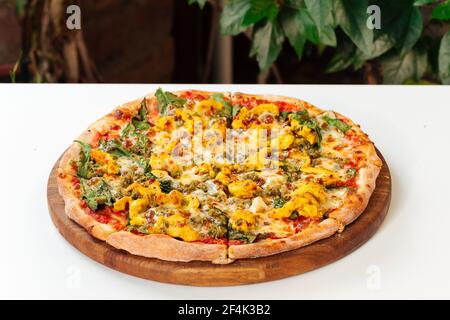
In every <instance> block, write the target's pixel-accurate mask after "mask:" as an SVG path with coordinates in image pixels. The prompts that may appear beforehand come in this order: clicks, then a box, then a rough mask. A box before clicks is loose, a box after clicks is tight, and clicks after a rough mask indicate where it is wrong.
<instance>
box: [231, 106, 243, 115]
mask: <svg viewBox="0 0 450 320" xmlns="http://www.w3.org/2000/svg"><path fill="white" fill-rule="evenodd" d="M241 109H242V106H241V105H239V104H235V105H234V106H233V111H232V113H231V116H232V117H233V118H234V117H236V116H237V114H238V113H239V111H241Z"/></svg>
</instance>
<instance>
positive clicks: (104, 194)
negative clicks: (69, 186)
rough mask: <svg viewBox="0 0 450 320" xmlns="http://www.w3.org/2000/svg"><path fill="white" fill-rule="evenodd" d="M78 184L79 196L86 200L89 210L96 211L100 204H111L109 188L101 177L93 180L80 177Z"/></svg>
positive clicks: (111, 198)
mask: <svg viewBox="0 0 450 320" xmlns="http://www.w3.org/2000/svg"><path fill="white" fill-rule="evenodd" d="M80 186H81V198H82V199H83V200H85V201H86V203H87V205H88V207H89V208H90V209H91V210H93V211H96V210H97V209H98V207H99V206H100V205H108V206H111V205H112V204H113V197H112V194H111V190H110V188H109V186H108V184H107V183H106V182H105V181H104V180H103V179H99V180H97V181H95V182H94V181H88V180H85V179H81V181H80Z"/></svg>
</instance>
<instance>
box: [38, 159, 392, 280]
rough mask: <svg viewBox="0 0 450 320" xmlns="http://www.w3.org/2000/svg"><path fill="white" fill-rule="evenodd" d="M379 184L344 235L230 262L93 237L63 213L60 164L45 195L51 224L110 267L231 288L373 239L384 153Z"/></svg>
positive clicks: (385, 178)
mask: <svg viewBox="0 0 450 320" xmlns="http://www.w3.org/2000/svg"><path fill="white" fill-rule="evenodd" d="M378 155H379V156H380V158H381V159H382V160H383V168H382V170H381V172H380V175H379V176H378V179H377V187H376V189H375V191H374V192H373V194H372V197H371V199H370V202H369V204H368V206H367V208H366V210H365V211H364V213H363V214H362V215H361V216H360V217H359V218H358V219H357V220H356V221H355V222H353V223H352V224H350V225H349V226H347V227H346V228H345V230H344V231H343V232H342V233H340V234H335V235H334V236H332V237H330V238H327V239H323V240H321V241H318V242H315V243H313V244H311V245H309V246H306V247H303V248H300V249H296V250H293V251H288V252H284V253H280V254H276V255H273V256H269V257H263V258H257V259H244V260H236V261H235V262H233V263H231V264H227V265H214V264H212V263H209V262H200V261H195V262H188V263H185V262H170V261H162V260H158V259H153V258H145V257H140V256H135V255H132V254H130V253H128V252H126V251H123V250H118V249H115V248H114V247H112V246H110V245H108V244H107V243H105V242H103V241H100V240H97V239H95V238H93V237H92V236H91V235H90V234H89V233H88V232H87V231H86V230H85V229H84V228H82V227H80V226H79V225H78V224H77V223H75V222H73V221H72V220H70V219H69V218H68V217H67V216H66V214H65V212H64V201H63V199H62V198H61V196H60V195H59V193H58V190H57V185H56V168H57V164H58V163H56V164H55V166H54V167H53V170H52V172H51V173H50V177H49V180H48V186H47V199H48V207H49V211H50V215H51V218H52V220H53V223H54V224H55V226H56V227H57V228H58V230H59V232H60V233H61V234H62V235H63V237H64V238H66V240H67V241H69V242H70V243H71V244H72V245H73V246H74V247H75V248H77V249H78V250H80V251H81V252H83V253H84V254H85V255H87V256H88V257H90V258H92V259H94V260H95V261H97V262H99V263H101V264H103V265H105V266H108V267H110V268H112V269H115V270H118V271H121V272H124V273H127V274H130V275H133V276H136V277H140V278H144V279H148V280H155V281H160V282H167V283H175V284H183V285H194V286H232V285H242V284H250V283H258V282H265V281H272V280H277V279H282V278H286V277H290V276H294V275H298V274H301V273H304V272H308V271H311V270H314V269H317V268H320V267H322V266H324V265H327V264H329V263H331V262H334V261H336V260H338V259H340V258H342V257H344V256H346V255H347V254H349V253H350V252H352V251H353V250H355V249H357V248H358V247H360V246H361V245H362V244H363V243H365V242H366V241H367V240H369V239H370V238H371V237H372V236H373V235H374V234H375V232H376V231H377V229H378V227H379V226H380V225H381V223H382V221H383V219H384V217H385V216H386V214H387V212H388V209H389V204H390V201H391V175H390V172H389V168H388V165H387V163H386V161H385V160H384V158H383V156H382V155H381V154H380V153H379V152H378Z"/></svg>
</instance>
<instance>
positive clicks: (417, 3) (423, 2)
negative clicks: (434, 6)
mask: <svg viewBox="0 0 450 320" xmlns="http://www.w3.org/2000/svg"><path fill="white" fill-rule="evenodd" d="M438 1H439V0H416V1H414V6H416V7H420V6H424V5H427V4H430V3H434V2H438Z"/></svg>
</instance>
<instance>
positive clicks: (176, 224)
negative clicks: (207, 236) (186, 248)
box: [165, 214, 200, 242]
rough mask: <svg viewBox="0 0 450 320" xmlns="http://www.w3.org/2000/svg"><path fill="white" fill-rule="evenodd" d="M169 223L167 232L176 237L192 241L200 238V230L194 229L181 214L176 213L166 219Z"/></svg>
mask: <svg viewBox="0 0 450 320" xmlns="http://www.w3.org/2000/svg"><path fill="white" fill-rule="evenodd" d="M165 221H166V222H167V224H168V228H167V231H166V233H167V234H168V235H169V236H171V237H174V238H181V239H183V240H184V241H187V242H192V241H196V240H198V239H199V238H200V235H199V234H198V232H196V231H195V230H193V229H192V228H191V227H190V226H189V225H188V221H187V219H186V218H185V217H183V216H182V215H181V214H174V215H171V216H169V217H167V218H166V219H165Z"/></svg>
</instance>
